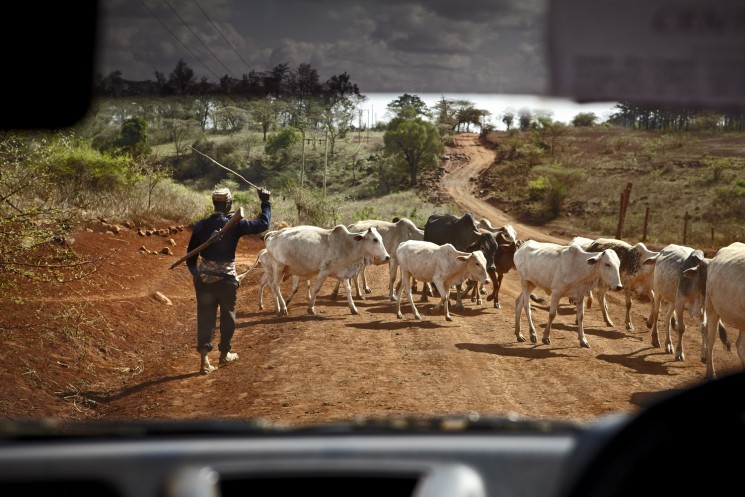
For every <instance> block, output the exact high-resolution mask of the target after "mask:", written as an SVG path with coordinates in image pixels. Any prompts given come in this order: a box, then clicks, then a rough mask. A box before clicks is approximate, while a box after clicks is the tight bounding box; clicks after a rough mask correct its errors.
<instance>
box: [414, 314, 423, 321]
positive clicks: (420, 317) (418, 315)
mask: <svg viewBox="0 0 745 497" xmlns="http://www.w3.org/2000/svg"><path fill="white" fill-rule="evenodd" d="M414 319H416V320H418V321H421V320H422V316H421V314H416V315H414Z"/></svg>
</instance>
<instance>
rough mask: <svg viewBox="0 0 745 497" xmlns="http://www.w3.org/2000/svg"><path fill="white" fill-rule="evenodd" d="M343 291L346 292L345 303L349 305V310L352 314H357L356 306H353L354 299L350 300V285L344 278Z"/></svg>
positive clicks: (347, 279)
mask: <svg viewBox="0 0 745 497" xmlns="http://www.w3.org/2000/svg"><path fill="white" fill-rule="evenodd" d="M343 282H344V290H345V291H346V292H347V302H348V303H349V309H350V310H351V311H352V314H359V313H360V312H359V311H358V310H357V306H355V305H354V299H353V298H352V285H351V284H350V283H349V278H344V279H343Z"/></svg>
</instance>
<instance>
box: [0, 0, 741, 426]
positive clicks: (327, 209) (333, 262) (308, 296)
mask: <svg viewBox="0 0 745 497" xmlns="http://www.w3.org/2000/svg"><path fill="white" fill-rule="evenodd" d="M575 3H581V2H575ZM722 3H725V4H726V3H727V2H722ZM549 7H550V5H549V2H548V1H547V0H529V1H526V0H514V1H512V0H505V1H488V2H482V1H468V0H466V1H460V2H453V1H448V2H445V1H408V0H400V1H399V0H391V1H379V0H369V1H367V0H365V1H357V2H352V3H350V2H338V1H320V2H319V1H304V0H291V1H285V0H256V1H251V2H239V1H231V0H215V1H213V0H178V1H177V0H166V1H163V2H160V1H154V0H143V1H141V2H128V1H123V0H122V1H118V0H105V1H101V2H99V4H98V27H97V45H96V50H95V69H94V71H93V72H94V75H93V83H92V92H93V93H92V99H91V102H90V107H89V108H88V109H87V110H86V112H85V114H84V116H83V117H82V118H81V119H79V120H76V122H74V123H73V124H71V125H69V126H63V127H54V128H53V129H38V130H37V129H15V127H14V126H12V125H10V126H7V127H6V128H7V129H4V130H3V131H2V132H0V161H1V162H2V174H1V175H0V180H1V181H0V199H1V200H2V202H1V203H0V214H1V219H0V233H2V234H1V235H0V264H1V265H2V271H0V306H2V318H0V332H1V333H2V335H3V345H4V346H3V347H2V348H0V361H1V362H2V363H3V364H4V365H5V368H3V371H2V372H0V379H1V380H0V389H1V390H2V395H0V415H2V417H4V418H5V419H13V420H19V419H20V420H25V419H43V418H61V419H70V420H98V421H129V420H148V421H150V420H180V421H187V420H188V421H204V420H234V421H235V420H237V421H252V422H257V421H261V422H268V423H270V424H272V425H288V426H318V425H326V424H329V423H339V422H350V421H355V420H356V421H357V422H360V420H361V419H371V420H381V419H383V420H391V419H400V418H436V419H439V418H451V417H454V418H459V419H460V418H463V419H468V420H471V421H473V422H474V426H475V425H478V423H476V422H477V421H479V420H484V419H485V418H486V419H488V418H492V417H497V418H500V419H503V420H505V419H506V420H520V419H525V420H533V421H535V420H536V419H538V420H552V421H557V422H570V423H575V422H576V423H580V422H586V421H591V420H596V419H599V418H600V417H603V416H608V415H614V414H618V413H631V412H636V411H638V410H640V409H642V408H644V407H645V406H647V405H649V404H650V403H651V402H653V401H654V400H656V399H659V398H661V397H662V396H666V395H669V394H670V393H671V392H674V391H677V390H680V389H684V388H687V387H690V386H692V385H695V384H698V383H701V382H703V381H704V380H705V379H706V378H707V377H711V376H712V375H713V374H716V375H724V374H727V373H730V372H735V371H740V370H741V363H740V360H739V359H738V356H737V354H736V353H735V352H727V350H728V349H729V348H733V347H731V345H734V340H735V337H734V334H733V333H732V331H731V330H730V331H729V336H728V331H727V330H724V331H722V332H721V333H720V334H718V335H717V336H716V339H715V341H714V343H708V347H709V348H711V349H713V350H715V352H714V356H713V357H714V359H713V361H714V366H715V367H716V372H715V373H714V370H713V369H712V368H713V366H710V365H707V364H706V362H707V357H706V349H707V344H706V334H705V323H704V322H703V312H702V309H703V305H704V304H703V297H704V294H703V293H701V292H702V290H701V288H700V287H696V283H695V281H694V278H689V279H690V280H691V283H686V282H684V284H686V285H688V286H689V287H691V288H693V287H695V288H693V289H691V288H689V289H688V290H685V291H683V290H681V293H680V294H681V295H685V296H686V298H688V300H685V301H683V299H680V298H677V297H676V295H678V283H679V281H680V277H679V275H680V274H682V270H683V269H685V268H689V267H691V266H690V265H688V266H685V267H684V265H685V264H690V259H689V256H690V255H691V254H694V257H695V256H700V257H699V260H708V259H710V258H712V257H713V256H714V254H716V252H717V250H719V249H720V248H721V247H723V246H726V245H729V244H730V243H732V242H734V241H742V240H743V221H742V220H743V218H745V203H744V202H743V198H745V194H744V193H743V192H744V191H745V190H744V188H745V186H744V185H743V182H742V178H743V177H744V176H743V174H744V173H745V159H743V158H744V157H745V112H744V111H743V109H742V107H741V106H739V107H738V106H732V105H723V104H722V103H721V102H719V103H718V105H717V106H716V107H715V108H710V107H707V106H706V105H705V104H706V102H701V101H696V102H687V103H685V105H681V104H680V102H674V103H670V102H667V101H666V102H664V103H655V102H654V101H650V100H649V99H641V100H628V99H623V98H619V99H612V98H606V97H608V96H610V95H613V94H614V93H613V91H615V90H618V91H619V92H621V91H622V90H624V87H623V86H622V85H620V84H619V85H618V86H615V85H614V84H611V83H613V82H614V81H616V80H615V79H612V78H618V79H619V80H621V79H623V80H624V81H627V82H628V78H630V77H631V76H633V75H635V74H636V73H635V71H637V70H638V69H639V67H641V66H640V65H639V64H636V65H635V64H634V61H633V60H631V59H630V58H629V56H627V55H626V54H623V56H622V57H620V56H619V59H617V60H616V59H614V62H613V63H612V64H611V66H612V69H613V70H610V69H608V67H611V66H607V67H606V66H603V67H606V69H608V72H603V73H601V72H599V69H598V67H599V65H598V64H600V62H602V61H600V62H599V61H598V57H600V56H599V55H597V54H595V55H592V56H589V55H583V57H584V58H582V60H583V61H584V62H585V65H583V66H582V67H583V68H584V70H585V71H586V72H584V73H578V74H591V75H592V77H594V78H597V79H595V80H593V82H594V83H597V82H598V81H600V80H603V79H604V78H606V79H605V80H606V81H608V82H609V83H608V85H607V86H604V87H603V92H599V90H598V93H595V94H593V95H595V96H597V95H600V96H601V97H602V99H597V98H596V99H592V100H591V101H590V100H588V101H582V102H578V101H574V100H572V99H570V98H567V97H568V96H569V94H570V93H571V92H572V91H575V90H576V91H577V92H578V93H577V94H576V95H579V96H583V95H584V96H587V95H588V94H589V93H587V91H589V90H588V88H589V89H597V88H598V86H597V85H595V84H593V85H589V86H588V85H585V86H584V87H583V86H582V85H581V84H578V82H577V81H575V80H573V79H571V77H568V79H567V80H561V81H559V80H557V79H556V77H555V74H552V73H551V70H553V71H557V72H560V71H561V69H562V68H564V67H565V64H569V61H570V60H575V59H570V58H568V57H564V58H562V57H559V55H558V54H556V53H555V52H554V51H553V50H554V48H556V47H569V48H567V50H575V51H578V50H579V49H578V48H577V47H578V46H581V44H579V45H571V44H565V45H560V44H557V45H555V46H554V45H553V44H552V43H550V42H551V41H552V38H550V35H551V33H554V34H556V32H555V31H552V30H551V29H549V14H550V10H549ZM560 18H561V20H562V22H565V23H566V22H568V21H567V20H566V19H567V17H566V16H561V17H560ZM675 19H680V18H675ZM591 21H592V20H591V19H589V20H588V19H586V18H582V22H584V23H586V24H582V23H578V25H577V26H576V30H577V31H578V32H581V30H585V29H586V30H587V31H588V32H592V28H593V27H594V26H593V25H592V24H591ZM660 22H661V23H662V21H660ZM668 22H669V23H670V24H668ZM712 22H713V21H712ZM673 23H674V21H670V19H668V18H666V20H665V22H664V23H662V24H660V26H664V27H669V26H672V25H673ZM699 26H704V24H702V25H699ZM691 31H695V30H691ZM552 47H554V48H552ZM722 53H729V52H727V51H726V50H724V49H723V52H722ZM552 57H553V58H552ZM592 57H594V58H592ZM660 57H662V56H660ZM621 59H623V60H624V61H625V62H624V63H623V64H621V63H620V62H618V60H621ZM660 60H662V59H660ZM718 60H719V59H718ZM721 60H723V61H724V62H721V61H720V62H721V63H722V64H725V63H726V62H727V61H728V60H730V59H726V60H725V59H721ZM556 61H559V62H558V64H559V65H558V66H557V65H556V64H557V62H556ZM588 61H592V63H593V64H594V65H592V68H591V69H592V70H591V69H588V67H589V64H590V62H588ZM552 63H553V66H552ZM665 63H666V64H668V66H669V67H670V73H671V74H679V72H676V71H682V70H683V69H685V67H689V66H683V65H675V64H674V63H673V62H670V61H669V60H668V61H667V62H665ZM619 64H620V65H619ZM668 66H666V67H668ZM717 67H719V66H717ZM567 74H568V73H567ZM572 74H574V73H572ZM725 74H726V73H725ZM653 77H654V76H653V75H652V76H649V78H653ZM658 77H660V78H661V76H659V75H658ZM624 78H626V79H624ZM567 81H569V83H567ZM740 86H742V85H740ZM590 87H592V88H590ZM722 88H724V89H725V90H726V89H728V88H730V87H729V86H727V87H726V88H725V86H722ZM553 90H556V91H555V92H554V91H553ZM673 90H674V89H673ZM673 90H671V91H673ZM583 91H584V93H583ZM723 91H724V90H723ZM552 93H554V94H553V95H552ZM556 95H562V96H561V97H559V96H556ZM642 96H645V95H642ZM10 97H11V98H13V97H12V95H11V96H10ZM645 97H648V95H646V96H645ZM572 242H574V243H573V244H572V245H571V246H570V243H572ZM686 261H689V262H686ZM661 264H663V266H664V264H667V266H664V267H672V268H673V269H670V271H671V272H670V273H669V274H673V273H674V274H675V276H676V277H678V279H675V280H674V282H673V283H671V281H673V280H672V279H664V278H663V277H662V276H659V277H658V275H659V274H660V273H659V272H658V271H657V269H656V268H659V267H660V265H661ZM681 268H682V269H681ZM675 271H677V272H675ZM665 274H667V273H665ZM686 281H687V280H686ZM704 281H705V275H704ZM697 292H698V293H697ZM676 302H677V305H679V307H678V310H677V311H676V313H675V315H674V316H673V310H674V308H675V305H676ZM671 322H672V323H671ZM730 339H731V344H730ZM507 425H509V423H506V422H501V423H500V422H496V421H492V422H490V423H484V424H481V425H479V426H482V427H484V426H487V427H491V428H494V427H499V428H501V427H504V426H507ZM559 425H560V423H557V426H559ZM259 426H261V425H259ZM376 426H379V425H376ZM387 426H391V427H393V426H396V425H395V423H391V424H390V425H387ZM409 426H410V425H409ZM422 426H427V427H428V428H433V427H437V428H450V429H454V428H455V429H457V428H458V427H461V426H462V425H460V424H458V423H455V424H453V423H430V424H425V425H422ZM529 426H530V427H531V429H533V428H535V427H537V426H540V425H537V424H530V425H529Z"/></svg>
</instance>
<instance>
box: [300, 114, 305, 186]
mask: <svg viewBox="0 0 745 497" xmlns="http://www.w3.org/2000/svg"><path fill="white" fill-rule="evenodd" d="M302 132H303V145H302V147H300V150H301V154H302V157H303V159H302V164H301V165H300V192H302V191H303V178H304V177H305V128H303V129H302Z"/></svg>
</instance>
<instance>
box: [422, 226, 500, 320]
mask: <svg viewBox="0 0 745 497" xmlns="http://www.w3.org/2000/svg"><path fill="white" fill-rule="evenodd" d="M424 241H427V242H432V243H435V244H437V245H445V244H446V243H449V244H451V245H453V247H455V248H456V249H457V250H460V251H462V252H475V251H477V250H481V251H482V252H483V253H484V258H485V259H486V261H487V263H488V264H489V266H487V268H486V269H487V271H488V272H489V273H490V274H492V273H494V272H495V271H496V267H495V266H494V254H495V253H496V251H497V240H496V238H495V237H494V234H493V233H491V232H488V231H483V230H480V229H479V228H478V226H477V224H476V220H475V219H474V218H473V215H472V214H471V213H466V214H464V215H463V216H462V217H457V216H454V215H452V214H432V215H431V216H429V218H428V219H427V222H426V224H425V225H424ZM462 293H463V292H462V290H461V289H458V294H457V297H456V303H455V307H456V309H459V310H463V303H462V301H461V296H462ZM428 295H432V292H431V289H430V286H429V285H428V284H425V287H424V289H423V290H422V300H423V301H426V300H427V296H428ZM479 303H480V302H479Z"/></svg>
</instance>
